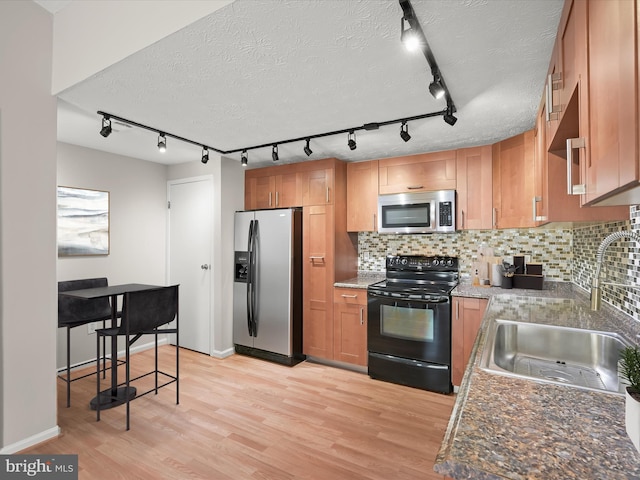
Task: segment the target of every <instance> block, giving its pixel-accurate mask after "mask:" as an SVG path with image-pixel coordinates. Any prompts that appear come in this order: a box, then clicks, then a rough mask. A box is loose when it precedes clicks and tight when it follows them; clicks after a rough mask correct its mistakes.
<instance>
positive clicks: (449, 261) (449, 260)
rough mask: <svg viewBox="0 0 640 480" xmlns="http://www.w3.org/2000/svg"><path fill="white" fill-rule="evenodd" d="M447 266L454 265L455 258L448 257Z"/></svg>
mask: <svg viewBox="0 0 640 480" xmlns="http://www.w3.org/2000/svg"><path fill="white" fill-rule="evenodd" d="M447 266H449V267H453V258H449V259H447Z"/></svg>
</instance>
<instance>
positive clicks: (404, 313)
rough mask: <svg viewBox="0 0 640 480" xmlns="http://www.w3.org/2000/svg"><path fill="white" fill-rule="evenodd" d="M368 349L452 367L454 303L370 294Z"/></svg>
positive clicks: (445, 300) (446, 300)
mask: <svg viewBox="0 0 640 480" xmlns="http://www.w3.org/2000/svg"><path fill="white" fill-rule="evenodd" d="M367 308H368V322H367V323H368V327H367V328H368V330H367V335H368V350H369V352H372V353H379V354H383V355H392V356H395V357H402V358H408V359H413V360H421V361H426V362H431V363H437V364H442V365H451V302H450V301H449V298H448V297H443V299H442V301H438V302H433V301H427V300H423V299H412V298H408V297H407V296H404V298H403V297H400V296H397V294H394V296H388V295H385V294H383V293H376V292H372V291H369V292H368V307H367Z"/></svg>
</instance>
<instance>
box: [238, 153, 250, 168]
mask: <svg viewBox="0 0 640 480" xmlns="http://www.w3.org/2000/svg"><path fill="white" fill-rule="evenodd" d="M240 161H241V162H242V166H243V167H246V166H247V163H248V162H249V157H248V155H247V151H246V150H243V151H242V155H240Z"/></svg>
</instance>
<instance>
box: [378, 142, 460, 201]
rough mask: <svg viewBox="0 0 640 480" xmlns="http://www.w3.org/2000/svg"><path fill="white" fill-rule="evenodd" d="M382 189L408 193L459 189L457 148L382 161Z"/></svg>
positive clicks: (379, 169) (380, 190)
mask: <svg viewBox="0 0 640 480" xmlns="http://www.w3.org/2000/svg"><path fill="white" fill-rule="evenodd" d="M378 175H379V177H378V185H379V186H378V192H379V193H380V194H387V193H406V192H426V191H430V190H454V189H455V188H456V151H455V150H450V151H446V152H436V153H423V154H419V155H410V156H406V157H396V158H385V159H383V160H379V161H378Z"/></svg>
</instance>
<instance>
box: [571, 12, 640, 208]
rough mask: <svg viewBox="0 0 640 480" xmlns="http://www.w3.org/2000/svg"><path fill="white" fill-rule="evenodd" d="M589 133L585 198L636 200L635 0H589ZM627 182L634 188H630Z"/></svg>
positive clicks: (639, 193)
mask: <svg viewBox="0 0 640 480" xmlns="http://www.w3.org/2000/svg"><path fill="white" fill-rule="evenodd" d="M587 3H588V8H589V17H588V18H589V20H588V32H589V34H588V36H589V48H588V52H589V113H590V116H589V132H588V137H587V138H588V145H587V147H588V149H589V152H588V156H587V163H586V166H585V168H584V169H585V178H584V180H583V181H584V183H585V184H586V194H585V195H584V197H583V201H584V202H587V203H588V202H598V201H599V200H601V199H606V198H607V197H610V196H612V195H613V194H616V193H619V192H626V193H622V194H621V195H619V196H618V197H617V198H612V199H610V200H609V201H608V203H609V204H612V205H620V204H627V205H628V204H636V203H639V202H640V188H637V187H638V185H639V184H640V182H639V180H640V177H639V162H640V157H639V152H638V148H639V147H638V139H639V136H640V133H639V129H640V125H639V123H638V122H639V118H638V116H639V112H640V104H639V101H640V98H639V97H640V95H639V93H638V88H639V85H638V75H639V74H640V69H639V61H638V52H639V50H638V49H639V48H640V40H639V38H638V36H639V35H640V25H639V24H638V15H639V3H640V2H638V1H631V0H627V1H601V0H589V1H588V2H587ZM631 187H636V188H635V189H634V190H630V188H631Z"/></svg>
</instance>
